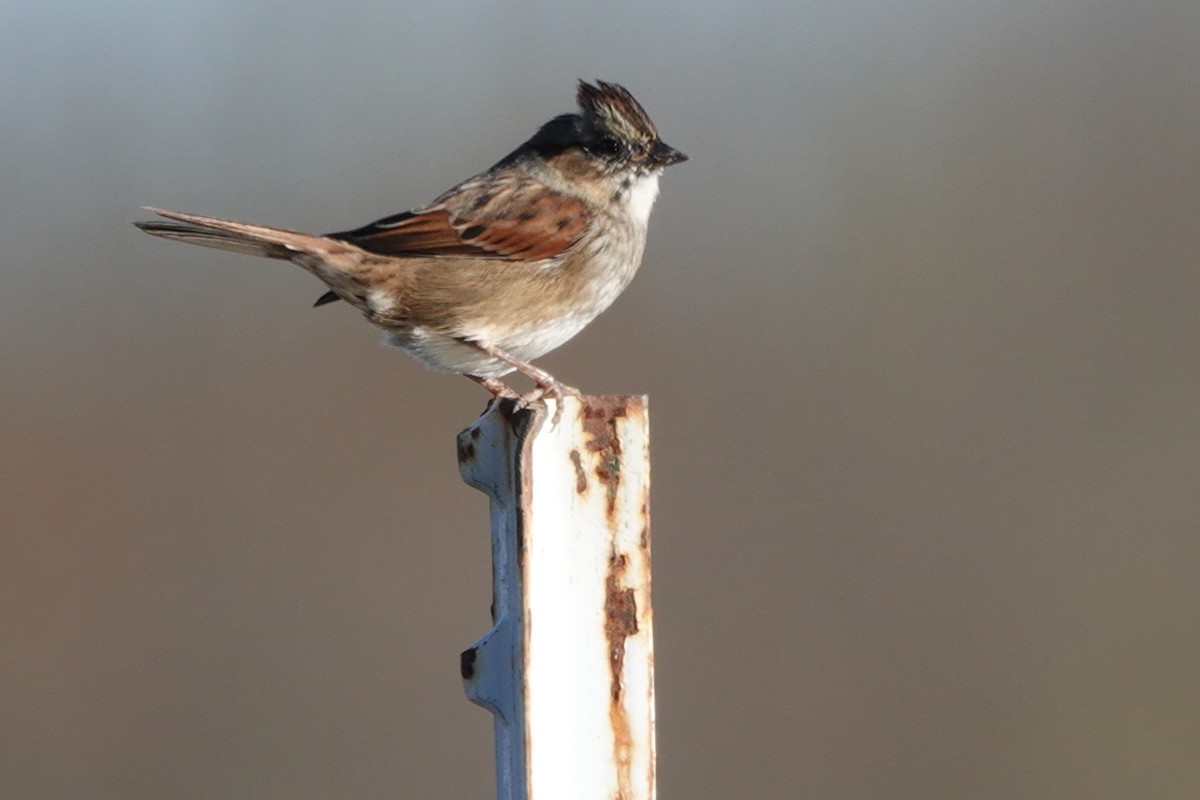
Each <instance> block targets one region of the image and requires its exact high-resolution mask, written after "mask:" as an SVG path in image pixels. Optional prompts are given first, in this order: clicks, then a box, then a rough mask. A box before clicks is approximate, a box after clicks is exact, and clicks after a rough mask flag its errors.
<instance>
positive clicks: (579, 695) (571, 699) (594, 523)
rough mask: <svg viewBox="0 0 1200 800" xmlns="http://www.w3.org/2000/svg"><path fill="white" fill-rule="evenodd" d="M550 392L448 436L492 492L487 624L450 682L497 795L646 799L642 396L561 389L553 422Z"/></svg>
mask: <svg viewBox="0 0 1200 800" xmlns="http://www.w3.org/2000/svg"><path fill="white" fill-rule="evenodd" d="M554 402H556V401H547V403H545V404H544V405H543V404H535V405H534V406H532V407H531V408H530V409H526V410H524V411H519V412H516V413H514V412H513V410H512V409H513V403H512V401H500V402H496V403H492V405H491V406H490V407H489V408H488V410H487V411H486V412H484V414H483V416H481V417H480V418H479V419H478V420H476V421H475V422H474V423H473V424H472V425H471V426H470V427H469V428H467V429H466V430H465V431H463V432H462V433H461V434H459V436H458V461H459V469H460V471H461V472H462V476H463V479H464V480H465V481H466V482H467V483H468V484H470V485H472V486H474V487H476V488H478V489H480V490H482V491H484V492H486V493H487V494H488V496H489V497H490V498H491V529H492V578H493V589H492V622H493V623H494V624H493V626H492V629H491V630H490V631H489V632H488V633H487V634H485V635H484V636H483V638H482V639H480V640H479V641H478V642H476V643H475V645H474V646H473V647H471V648H470V649H468V650H466V651H465V652H464V653H463V654H462V676H463V683H464V686H465V689H466V693H467V697H468V698H469V699H470V700H471V701H472V702H475V703H478V704H479V705H481V706H484V707H485V708H487V709H489V710H490V711H491V712H492V713H493V715H494V716H495V731H496V784H497V797H498V798H499V799H500V800H528V799H529V798H536V800H561V799H562V798H571V800H592V799H593V798H595V800H614V798H619V800H652V798H653V797H654V795H655V775H654V644H653V628H652V623H653V615H652V613H651V606H650V512H649V496H650V495H649V492H650V479H649V473H650V446H649V434H648V427H647V423H648V414H647V400H646V398H645V397H619V396H607V397H567V398H565V399H563V400H562V401H558V402H562V403H563V407H562V415H561V418H560V419H559V420H558V422H557V424H553V416H554V405H553V404H554ZM547 406H549V408H547Z"/></svg>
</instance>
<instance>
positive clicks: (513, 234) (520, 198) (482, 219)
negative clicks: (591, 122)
mask: <svg viewBox="0 0 1200 800" xmlns="http://www.w3.org/2000/svg"><path fill="white" fill-rule="evenodd" d="M587 222H588V220H587V207H586V206H585V205H584V203H583V202H582V201H581V200H579V199H578V198H575V197H571V196H569V195H566V194H563V193H561V192H557V191H555V190H554V189H551V188H550V187H549V186H546V185H545V184H543V183H541V182H540V181H537V180H535V179H533V178H532V177H530V176H529V175H528V174H524V173H519V172H515V171H503V172H494V173H487V174H485V175H481V176H479V177H477V178H472V179H471V180H469V181H467V182H465V183H462V184H460V185H459V186H456V187H455V188H454V189H451V190H450V191H449V192H447V193H446V194H444V195H442V196H441V197H439V198H438V199H437V200H436V201H434V202H433V203H432V204H430V205H429V206H426V207H424V208H420V209H417V210H415V211H406V212H404V213H403V214H396V215H394V216H391V217H384V218H383V219H381V220H378V221H376V222H373V223H371V224H370V225H366V226H364V227H362V228H357V229H355V230H352V231H344V232H341V233H331V234H328V235H329V237H330V238H333V239H340V240H342V241H346V242H350V243H351V244H353V245H356V246H357V247H361V248H362V249H364V250H367V251H369V252H372V253H377V254H379V255H386V256H395V257H400V258H403V257H425V258H436V257H444V256H458V257H463V256H467V257H471V258H494V259H504V260H511V261H540V260H542V259H547V258H554V257H555V256H558V255H560V254H562V253H563V252H565V251H567V250H569V249H570V248H571V247H573V246H574V245H575V243H576V242H578V241H579V238H580V236H581V235H582V234H583V230H584V228H585V227H586V226H587Z"/></svg>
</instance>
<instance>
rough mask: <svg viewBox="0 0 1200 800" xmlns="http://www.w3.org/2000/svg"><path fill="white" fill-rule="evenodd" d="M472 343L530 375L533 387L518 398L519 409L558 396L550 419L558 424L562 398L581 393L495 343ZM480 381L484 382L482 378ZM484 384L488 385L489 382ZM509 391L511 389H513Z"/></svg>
mask: <svg viewBox="0 0 1200 800" xmlns="http://www.w3.org/2000/svg"><path fill="white" fill-rule="evenodd" d="M470 344H471V346H473V347H476V348H478V349H479V350H482V351H483V352H484V353H487V354H488V355H489V356H491V357H492V358H494V359H496V360H497V361H503V362H504V363H505V364H508V365H509V366H510V367H512V368H513V369H515V370H517V371H518V372H520V373H521V374H523V375H526V376H528V377H529V378H530V379H531V380H532V381H533V383H534V387H533V389H531V390H530V391H528V392H525V394H523V395H521V396H520V397H519V398H518V399H517V410H518V411H520V410H521V409H523V408H526V407H528V406H529V404H530V403H533V402H535V401H537V400H541V399H542V398H543V397H547V396H548V397H554V398H557V399H558V400H559V401H560V402H558V403H556V404H555V409H554V418H553V419H552V420H551V421H550V424H551V425H557V424H558V421H559V420H560V419H561V418H562V402H561V400H562V399H563V398H564V397H565V396H567V395H572V396H574V397H579V396H580V394H581V393H580V391H579V390H578V389H576V388H575V387H574V386H567V385H566V384H565V383H563V382H562V381H560V380H558V378H555V377H554V376H553V375H551V374H550V373H549V372H546V370H544V369H542V368H540V367H535V366H534V365H533V364H530V363H529V362H528V361H522V360H521V359H519V358H517V357H516V356H514V355H512V354H511V353H506V352H504V351H503V350H501V349H500V348H498V347H496V346H495V345H492V344H488V343H487V342H470ZM479 382H480V383H483V381H482V380H481V381H479ZM483 385H484V386H486V385H487V384H483ZM505 388H507V387H505ZM509 391H511V389H510V390H509Z"/></svg>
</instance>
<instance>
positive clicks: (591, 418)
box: [581, 397, 629, 522]
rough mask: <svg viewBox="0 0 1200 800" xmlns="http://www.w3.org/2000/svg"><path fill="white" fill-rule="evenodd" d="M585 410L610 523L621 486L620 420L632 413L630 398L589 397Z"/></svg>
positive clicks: (586, 428) (585, 428) (584, 421)
mask: <svg viewBox="0 0 1200 800" xmlns="http://www.w3.org/2000/svg"><path fill="white" fill-rule="evenodd" d="M585 401H586V402H585V403H584V405H583V409H582V412H583V413H582V419H581V424H582V426H583V432H584V433H585V434H586V435H587V437H588V440H587V449H588V450H589V451H591V452H592V453H595V454H596V457H597V458H596V461H597V464H596V477H597V478H599V480H600V483H601V484H602V485H603V486H604V487H605V492H606V497H607V501H608V502H607V506H606V509H605V511H606V513H607V514H608V519H609V522H612V521H613V516H614V514H615V513H616V510H617V488H618V487H619V486H620V485H621V437H620V436H618V435H617V420H619V419H622V418H624V417H625V416H627V415H628V413H629V411H628V406H627V403H628V398H625V397H588V398H585Z"/></svg>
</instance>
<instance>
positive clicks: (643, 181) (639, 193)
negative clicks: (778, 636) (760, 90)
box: [624, 171, 658, 227]
mask: <svg viewBox="0 0 1200 800" xmlns="http://www.w3.org/2000/svg"><path fill="white" fill-rule="evenodd" d="M657 197H658V172H657V171H655V172H651V173H648V174H646V175H639V176H638V177H636V178H634V179H633V181H632V182H631V183H630V184H629V188H628V189H626V190H625V192H624V200H625V209H626V211H628V213H629V216H630V217H631V218H632V219H633V220H634V222H636V223H637V224H638V225H641V226H643V227H645V226H646V224H647V223H648V222H649V221H650V209H652V208H654V201H655V199H656V198H657Z"/></svg>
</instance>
